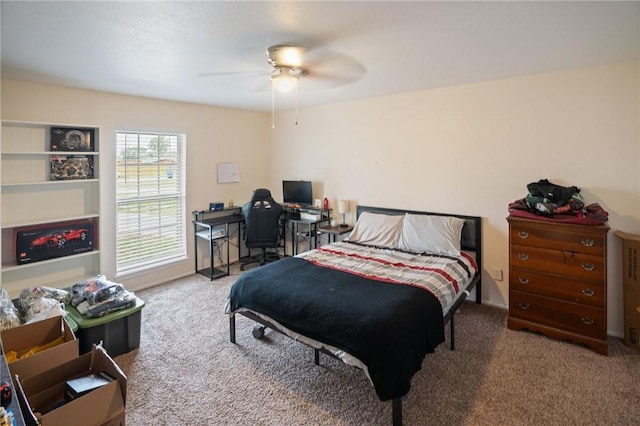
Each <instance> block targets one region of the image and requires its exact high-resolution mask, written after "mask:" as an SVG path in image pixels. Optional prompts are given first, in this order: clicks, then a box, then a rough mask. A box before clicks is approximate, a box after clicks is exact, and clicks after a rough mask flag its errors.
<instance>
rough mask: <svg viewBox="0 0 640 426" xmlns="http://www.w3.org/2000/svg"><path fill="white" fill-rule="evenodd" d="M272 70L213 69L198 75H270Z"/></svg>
mask: <svg viewBox="0 0 640 426" xmlns="http://www.w3.org/2000/svg"><path fill="white" fill-rule="evenodd" d="M270 74H271V71H220V72H218V71H213V72H199V73H198V77H225V76H229V75H270Z"/></svg>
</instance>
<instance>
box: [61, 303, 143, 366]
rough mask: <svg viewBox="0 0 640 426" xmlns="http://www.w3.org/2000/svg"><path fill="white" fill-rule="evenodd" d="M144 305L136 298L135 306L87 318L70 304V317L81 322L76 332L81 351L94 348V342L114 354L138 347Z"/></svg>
mask: <svg viewBox="0 0 640 426" xmlns="http://www.w3.org/2000/svg"><path fill="white" fill-rule="evenodd" d="M143 307H144V302H143V301H142V300H141V299H139V298H137V297H136V303H135V305H134V306H132V307H130V308H127V309H122V310H120V311H116V312H112V313H110V314H107V315H105V316H103V317H99V318H87V317H85V316H83V315H82V314H80V312H78V311H77V310H76V308H74V307H73V306H67V308H66V310H67V312H68V314H69V315H68V317H71V319H72V320H73V321H75V322H76V324H77V325H78V330H77V331H76V332H75V333H76V338H77V339H78V340H79V342H80V354H83V353H86V352H89V351H91V348H92V346H93V344H94V343H95V344H96V345H97V344H99V343H100V342H102V347H103V348H104V349H105V350H106V351H107V353H108V354H109V355H110V356H111V357H115V356H118V355H121V354H123V353H126V352H129V351H131V350H133V349H135V348H137V347H139V346H140V328H141V323H142V308H143Z"/></svg>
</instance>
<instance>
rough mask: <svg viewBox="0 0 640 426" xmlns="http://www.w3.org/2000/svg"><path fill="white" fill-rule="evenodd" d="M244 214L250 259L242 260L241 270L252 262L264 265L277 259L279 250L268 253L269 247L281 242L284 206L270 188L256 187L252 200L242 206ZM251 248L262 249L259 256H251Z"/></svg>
mask: <svg viewBox="0 0 640 426" xmlns="http://www.w3.org/2000/svg"><path fill="white" fill-rule="evenodd" d="M242 215H243V216H244V223H245V224H244V226H245V232H244V237H245V243H246V245H247V248H249V259H248V260H246V261H244V262H242V264H241V265H240V270H242V271H244V267H245V266H246V265H248V264H251V263H256V262H260V265H264V264H265V263H266V262H268V261H272V260H277V259H279V258H280V257H279V256H278V253H277V251H276V252H275V253H274V252H271V253H268V252H267V249H270V248H271V249H276V250H277V248H278V246H279V244H280V216H281V215H282V206H281V205H280V204H278V203H277V202H276V201H275V200H274V199H273V198H272V197H271V191H269V190H268V189H256V190H255V191H253V196H252V197H251V200H250V201H249V202H248V203H246V204H245V205H244V206H242ZM251 249H260V250H261V253H260V255H259V256H254V257H252V256H251Z"/></svg>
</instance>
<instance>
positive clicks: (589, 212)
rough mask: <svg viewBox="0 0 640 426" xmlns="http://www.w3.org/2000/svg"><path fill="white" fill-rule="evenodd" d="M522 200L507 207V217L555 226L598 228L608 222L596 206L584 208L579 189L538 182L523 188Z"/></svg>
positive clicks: (605, 214) (604, 213) (590, 205)
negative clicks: (525, 191) (552, 223)
mask: <svg viewBox="0 0 640 426" xmlns="http://www.w3.org/2000/svg"><path fill="white" fill-rule="evenodd" d="M527 190H528V193H527V195H526V196H525V197H524V198H521V199H518V200H515V201H514V202H512V203H509V214H510V215H512V216H518V217H525V218H530V219H541V220H549V221H555V222H567V223H577V224H583V225H601V224H603V223H605V222H607V220H608V219H609V213H607V212H606V211H605V210H604V209H603V208H602V207H601V206H600V205H599V204H598V203H592V204H589V205H586V204H585V202H584V200H583V198H582V195H581V194H580V188H578V187H576V186H562V185H557V184H555V183H552V182H549V180H548V179H540V180H539V181H537V182H532V183H530V184H528V185H527Z"/></svg>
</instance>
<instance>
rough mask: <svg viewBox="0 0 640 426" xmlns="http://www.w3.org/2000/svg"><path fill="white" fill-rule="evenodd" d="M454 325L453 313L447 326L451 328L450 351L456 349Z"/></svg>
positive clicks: (454, 315)
mask: <svg viewBox="0 0 640 426" xmlns="http://www.w3.org/2000/svg"><path fill="white" fill-rule="evenodd" d="M455 324H456V313H455V312H454V313H453V314H452V315H451V321H449V325H450V326H451V330H450V331H451V350H452V351H453V350H455V349H456V333H455Z"/></svg>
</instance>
